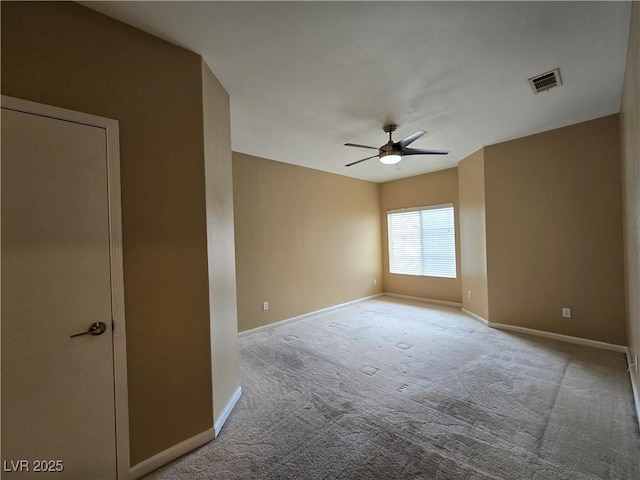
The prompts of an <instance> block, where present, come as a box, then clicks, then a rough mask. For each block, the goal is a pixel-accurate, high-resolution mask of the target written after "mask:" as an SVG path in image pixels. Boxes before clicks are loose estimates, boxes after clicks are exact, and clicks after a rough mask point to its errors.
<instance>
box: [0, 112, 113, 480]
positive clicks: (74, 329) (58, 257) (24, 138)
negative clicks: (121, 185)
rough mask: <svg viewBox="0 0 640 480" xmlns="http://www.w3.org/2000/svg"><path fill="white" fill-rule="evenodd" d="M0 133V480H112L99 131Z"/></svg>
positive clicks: (105, 209) (27, 126)
mask: <svg viewBox="0 0 640 480" xmlns="http://www.w3.org/2000/svg"><path fill="white" fill-rule="evenodd" d="M1 128H2V144H1V149H2V170H1V175H2V243H1V249H2V303H1V310H2V325H1V335H2V398H1V400H2V439H1V440H2V449H1V452H2V470H1V471H2V478H6V479H14V478H39V479H43V478H47V479H60V480H62V479H83V480H88V479H91V480H100V479H115V478H116V432H115V430H116V422H115V412H114V408H115V404H114V363H113V360H114V356H113V335H112V303H111V295H112V292H111V271H110V246H109V242H110V240H109V239H110V236H109V193H108V192H109V190H108V185H107V179H108V174H107V153H106V152H107V144H106V136H105V129H103V128H97V127H94V126H88V125H84V124H81V123H74V122H70V121H64V120H59V119H54V118H49V117H47V116H40V115H34V114H30V113H23V112H20V111H14V110H8V109H6V108H2V124H1ZM92 324H95V325H96V326H95V327H93V332H92V333H94V334H96V335H93V334H86V335H80V336H76V337H72V335H73V334H77V333H82V332H87V331H89V329H90V327H91V325H92ZM103 328H104V333H102V334H99V335H98V333H100V331H101V330H102V329H103Z"/></svg>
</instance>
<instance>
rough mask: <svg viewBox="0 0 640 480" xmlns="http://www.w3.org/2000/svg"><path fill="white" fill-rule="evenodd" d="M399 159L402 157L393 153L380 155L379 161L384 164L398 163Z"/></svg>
mask: <svg viewBox="0 0 640 480" xmlns="http://www.w3.org/2000/svg"><path fill="white" fill-rule="evenodd" d="M400 160H402V157H401V156H400V155H395V154H393V153H391V154H389V155H383V156H381V157H380V162H382V163H384V164H385V165H393V164H395V163H398V162H399V161H400Z"/></svg>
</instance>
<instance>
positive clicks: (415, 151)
mask: <svg viewBox="0 0 640 480" xmlns="http://www.w3.org/2000/svg"><path fill="white" fill-rule="evenodd" d="M448 153H449V152H448V151H447V150H426V149H423V148H405V149H404V150H402V155H447V154H448Z"/></svg>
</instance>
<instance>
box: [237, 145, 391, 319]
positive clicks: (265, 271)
mask: <svg viewBox="0 0 640 480" xmlns="http://www.w3.org/2000/svg"><path fill="white" fill-rule="evenodd" d="M233 201H234V218H235V235H236V274H237V292H238V329H239V330H240V331H244V330H249V329H252V328H256V327H259V326H262V325H266V324H269V323H273V322H276V321H279V320H284V319H287V318H291V317H294V316H297V315H301V314H304V313H308V312H312V311H314V310H318V309H321V308H325V307H330V306H333V305H336V304H340V303H344V302H348V301H350V300H355V299H358V298H362V297H365V296H368V295H373V294H376V293H380V292H381V291H382V290H381V289H382V281H381V280H382V275H381V267H380V216H379V213H378V185H377V184H375V183H371V182H365V181H362V180H355V179H352V178H348V177H343V176H339V175H334V174H329V173H324V172H320V171H317V170H311V169H308V168H302V167H297V166H293V165H289V164H285V163H281V162H274V161H270V160H265V159H262V158H258V157H253V156H249V155H245V154H241V153H236V152H234V153H233ZM374 279H376V280H377V284H376V285H375V286H374V285H373V280H374ZM265 301H268V302H269V310H267V311H264V310H263V309H262V304H263V302H265Z"/></svg>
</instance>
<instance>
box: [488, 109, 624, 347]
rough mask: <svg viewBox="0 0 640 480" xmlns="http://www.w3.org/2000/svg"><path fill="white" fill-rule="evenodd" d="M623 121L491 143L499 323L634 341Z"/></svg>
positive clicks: (491, 287) (492, 287) (491, 240)
mask: <svg viewBox="0 0 640 480" xmlns="http://www.w3.org/2000/svg"><path fill="white" fill-rule="evenodd" d="M618 120H619V119H618V116H617V115H613V116H608V117H604V118H600V119H596V120H592V121H589V122H585V123H580V124H577V125H572V126H569V127H565V128H561V129H557V130H552V131H549V132H545V133H541V134H538V135H532V136H529V137H525V138H521V139H517V140H513V141H509V142H505V143H501V144H498V145H493V146H490V147H486V148H485V152H484V164H485V198H486V229H487V265H488V291H489V312H490V321H492V322H496V323H506V324H512V325H517V326H522V327H527V328H532V329H537V330H545V331H548V332H555V333H560V334H565V335H572V336H576V337H582V338H588V339H592V340H599V341H603V342H609V343H613V344H619V345H626V332H625V296H624V272H623V259H622V251H623V249H622V198H621V197H622V196H621V165H620V140H619V135H620V132H619V121H618ZM562 307H570V308H572V311H573V318H571V319H565V318H562Z"/></svg>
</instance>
